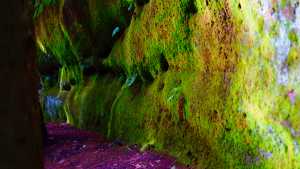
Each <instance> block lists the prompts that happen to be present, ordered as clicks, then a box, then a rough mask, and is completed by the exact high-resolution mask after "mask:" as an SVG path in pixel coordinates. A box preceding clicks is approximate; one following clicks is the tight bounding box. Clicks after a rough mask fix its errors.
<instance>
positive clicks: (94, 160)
mask: <svg viewBox="0 0 300 169" xmlns="http://www.w3.org/2000/svg"><path fill="white" fill-rule="evenodd" d="M47 129H48V134H49V142H48V145H47V146H46V148H45V155H44V163H45V168H46V169H186V168H185V167H183V166H180V165H179V164H178V163H176V160H175V159H174V158H172V157H168V156H165V155H160V154H158V153H156V152H151V151H145V152H140V151H139V149H138V147H136V146H127V145H121V144H119V143H111V142H108V141H106V140H105V139H104V138H103V137H102V136H101V135H99V134H97V133H94V132H89V131H84V130H80V129H76V128H74V127H71V126H69V125H67V124H64V123H61V124H56V123H49V124H48V125H47Z"/></svg>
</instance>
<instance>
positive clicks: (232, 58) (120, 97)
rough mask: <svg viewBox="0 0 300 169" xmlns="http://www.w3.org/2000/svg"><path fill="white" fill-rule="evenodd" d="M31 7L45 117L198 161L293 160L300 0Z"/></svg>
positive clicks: (259, 163) (298, 158) (142, 0)
mask: <svg viewBox="0 0 300 169" xmlns="http://www.w3.org/2000/svg"><path fill="white" fill-rule="evenodd" d="M35 8H36V12H35V16H34V18H35V30H36V35H37V36H36V42H37V46H38V52H39V55H40V58H39V70H40V73H41V75H42V79H41V81H42V86H43V88H42V89H41V96H42V97H41V100H42V102H43V103H44V110H45V113H44V114H45V116H46V119H48V120H67V121H68V122H69V123H72V124H74V125H76V126H79V127H82V128H88V129H93V130H96V131H99V132H102V133H104V134H105V135H107V137H109V138H112V139H122V140H125V141H126V142H129V143H138V144H140V145H141V148H142V149H148V148H154V149H156V150H160V151H165V152H167V153H169V154H172V155H174V156H176V157H178V159H180V160H181V161H182V162H184V163H185V164H188V165H192V166H195V167H198V168H214V169H216V168H220V169H224V168H263V169H266V168H270V169H271V168H272V169H273V168H278V169H280V168H285V169H295V168H300V147H299V141H300V139H299V138H300V122H299V119H300V112H299V108H300V97H299V95H298V93H300V86H299V82H300V76H299V75H300V59H299V57H300V42H299V36H300V7H299V1H298V0H218V1H217V0H215V1H209V0H136V1H134V0H101V1H97V0H87V1H72V0H40V1H37V2H36V5H35ZM49 96H52V97H49ZM49 99H50V100H49ZM51 99H52V100H51ZM54 102H55V103H56V104H55V105H56V106H53V104H51V103H54ZM51 106H52V107H51ZM53 109H55V110H54V111H53ZM51 111H53V113H49V112H51ZM47 112H48V113H47Z"/></svg>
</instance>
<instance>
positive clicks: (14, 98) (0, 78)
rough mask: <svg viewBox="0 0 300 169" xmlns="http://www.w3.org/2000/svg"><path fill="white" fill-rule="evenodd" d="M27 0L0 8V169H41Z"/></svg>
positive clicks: (35, 80)
mask: <svg viewBox="0 0 300 169" xmlns="http://www.w3.org/2000/svg"><path fill="white" fill-rule="evenodd" d="M31 2H32V1H31V0H9V1H1V5H0V8H1V9H0V11H1V12H0V18H1V19H0V24H1V26H0V29H1V30H0V32H1V34H0V37H1V38H0V56H1V57H0V93H1V95H0V96H1V97H0V168H1V169H19V168H22V169H25V168H30V169H38V168H42V166H43V165H42V137H41V113H40V109H39V103H38V93H37V87H38V81H39V79H38V73H37V71H36V70H37V68H36V65H35V47H34V45H35V43H34V40H33V37H34V36H33V31H32V28H33V27H32V17H31V12H32V11H31V10H32V9H31V8H32V6H31V4H30V3H31Z"/></svg>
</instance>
